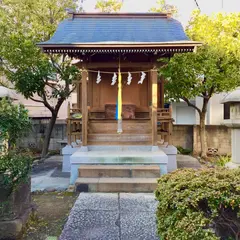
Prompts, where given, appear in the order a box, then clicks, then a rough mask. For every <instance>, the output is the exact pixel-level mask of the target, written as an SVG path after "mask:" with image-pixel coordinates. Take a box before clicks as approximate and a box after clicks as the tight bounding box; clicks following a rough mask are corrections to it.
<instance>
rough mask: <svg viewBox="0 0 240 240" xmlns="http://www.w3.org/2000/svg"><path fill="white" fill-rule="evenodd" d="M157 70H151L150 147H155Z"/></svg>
mask: <svg viewBox="0 0 240 240" xmlns="http://www.w3.org/2000/svg"><path fill="white" fill-rule="evenodd" d="M157 79H158V76H157V69H155V68H154V69H152V70H151V83H152V145H153V146H157V105H158V84H157Z"/></svg>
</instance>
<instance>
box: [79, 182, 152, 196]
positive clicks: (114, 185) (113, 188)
mask: <svg viewBox="0 0 240 240" xmlns="http://www.w3.org/2000/svg"><path fill="white" fill-rule="evenodd" d="M156 187H157V178H78V179H77V181H76V183H75V189H76V191H77V192H133V193H137V192H154V191H155V189H156Z"/></svg>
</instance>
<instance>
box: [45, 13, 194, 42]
mask: <svg viewBox="0 0 240 240" xmlns="http://www.w3.org/2000/svg"><path fill="white" fill-rule="evenodd" d="M187 40H189V39H188V37H187V36H186V34H185V32H184V30H183V27H182V25H181V23H180V22H179V21H177V20H175V19H173V18H167V17H166V18H160V17H159V18H158V17H156V18H153V17H149V18H146V17H145V18H127V17H120V16H119V17H114V18H99V17H95V18H94V17H89V18H88V17H83V18H81V17H77V18H73V19H66V20H64V21H63V22H61V23H60V24H59V26H58V28H57V30H56V32H55V34H54V35H53V37H52V38H51V39H50V40H49V41H47V42H44V43H41V44H77V43H79V44H81V43H98V42H130V43H139V42H141V43H142V42H144V43H152V42H154V43H158V42H176V41H187Z"/></svg>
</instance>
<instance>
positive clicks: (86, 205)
mask: <svg viewBox="0 0 240 240" xmlns="http://www.w3.org/2000/svg"><path fill="white" fill-rule="evenodd" d="M75 205H76V206H77V208H78V209H81V210H94V211H118V207H119V206H118V194H117V193H81V194H80V195H79V197H78V199H77V201H76V202H75Z"/></svg>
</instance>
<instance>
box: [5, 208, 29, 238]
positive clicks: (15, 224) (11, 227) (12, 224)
mask: <svg viewBox="0 0 240 240" xmlns="http://www.w3.org/2000/svg"><path fill="white" fill-rule="evenodd" d="M31 213H32V208H29V209H27V210H26V211H25V213H24V214H23V215H22V216H20V217H19V218H17V219H14V220H12V221H0V239H1V240H15V239H19V237H21V234H22V230H23V227H24V226H25V224H26V223H27V221H28V218H29V216H30V214H31Z"/></svg>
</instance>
